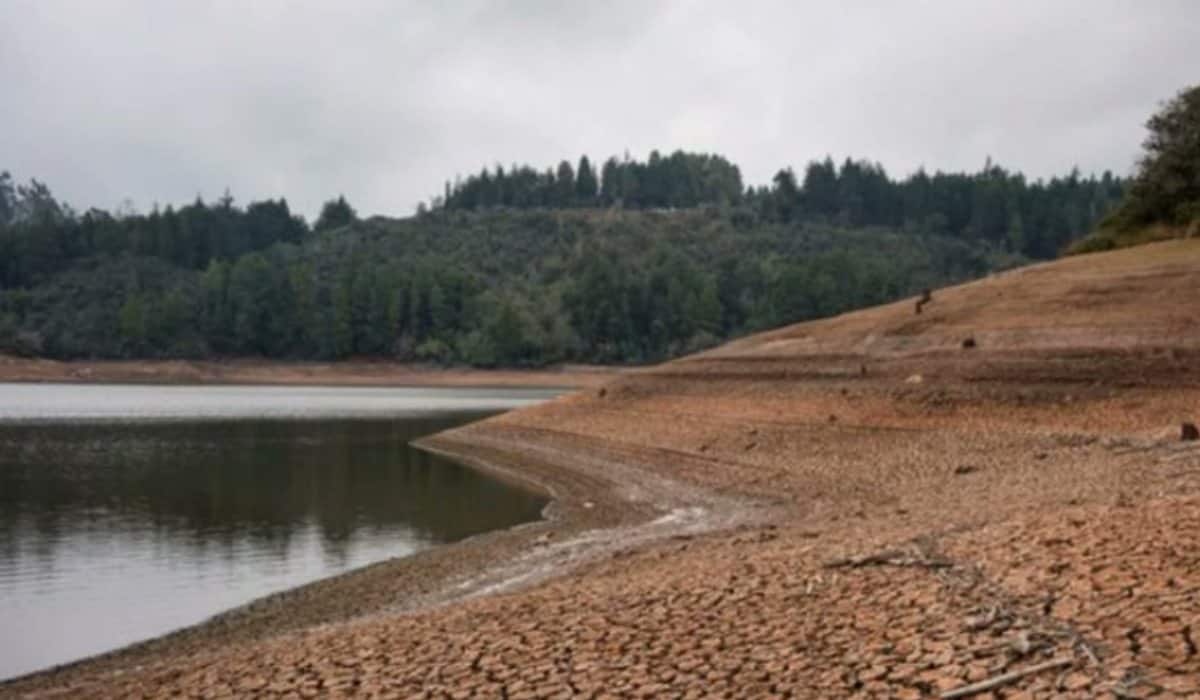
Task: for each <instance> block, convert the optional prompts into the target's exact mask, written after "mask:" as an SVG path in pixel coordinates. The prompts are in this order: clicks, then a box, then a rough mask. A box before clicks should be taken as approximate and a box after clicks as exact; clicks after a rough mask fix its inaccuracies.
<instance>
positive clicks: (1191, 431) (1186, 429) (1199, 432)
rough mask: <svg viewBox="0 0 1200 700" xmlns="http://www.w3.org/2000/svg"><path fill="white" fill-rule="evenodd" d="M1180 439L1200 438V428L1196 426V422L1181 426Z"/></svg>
mask: <svg viewBox="0 0 1200 700" xmlns="http://www.w3.org/2000/svg"><path fill="white" fill-rule="evenodd" d="M1179 439H1180V440H1186V441H1191V440H1200V429H1197V428H1196V424H1195V423H1184V424H1183V425H1181V426H1180V427H1179Z"/></svg>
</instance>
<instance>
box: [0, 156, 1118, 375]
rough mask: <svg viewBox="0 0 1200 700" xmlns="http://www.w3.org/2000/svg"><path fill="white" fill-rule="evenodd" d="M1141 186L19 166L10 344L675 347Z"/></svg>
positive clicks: (638, 358)
mask: <svg viewBox="0 0 1200 700" xmlns="http://www.w3.org/2000/svg"><path fill="white" fill-rule="evenodd" d="M1124 188H1125V182H1124V180H1123V179H1122V178H1120V177H1114V176H1113V175H1112V174H1111V173H1104V174H1103V175H1102V176H1100V177H1097V176H1089V177H1086V178H1084V177H1081V176H1080V175H1079V173H1078V172H1074V171H1073V172H1071V173H1070V174H1069V175H1067V176H1065V177H1055V178H1051V179H1049V180H1041V179H1038V180H1033V181H1030V180H1027V179H1026V178H1025V176H1024V175H1022V174H1020V173H1016V172H1011V171H1008V170H1005V169H1004V168H1001V167H999V166H997V165H995V164H993V163H992V162H991V161H990V160H989V161H987V163H986V164H985V166H984V168H983V169H982V170H980V171H979V172H977V173H944V172H935V173H933V174H929V173H926V172H925V171H924V170H919V171H917V172H916V173H913V174H911V175H909V176H907V177H905V178H902V179H897V178H893V177H891V176H889V175H888V174H887V173H886V172H885V171H884V170H883V168H882V166H880V165H879V164H877V163H870V162H868V161H854V160H851V159H846V160H845V161H844V162H842V163H841V164H840V165H835V163H834V162H833V160H832V159H830V158H826V159H825V160H824V161H813V162H811V163H809V164H808V166H807V168H806V169H805V170H804V172H803V177H802V178H801V177H799V176H797V175H796V173H794V172H793V171H792V170H791V169H790V168H785V169H783V170H781V171H779V173H778V174H777V175H776V176H775V177H774V178H773V179H772V182H771V185H770V186H757V187H755V186H745V185H743V182H742V179H741V174H740V171H739V169H738V168H737V166H736V165H734V164H732V163H730V162H729V161H727V160H725V159H724V158H722V157H720V156H717V155H711V154H695V153H684V152H682V151H676V152H674V153H671V154H669V155H666V156H662V155H660V154H659V153H658V152H657V151H652V152H651V153H650V155H649V157H648V158H647V160H646V161H645V162H639V161H635V160H630V159H629V158H628V157H626V158H625V159H623V160H620V161H618V160H617V159H616V158H610V159H609V160H607V161H606V162H605V163H604V165H603V166H602V167H601V168H600V169H599V170H596V169H595V168H593V167H592V165H591V164H590V162H589V161H588V159H587V157H586V156H585V157H582V158H581V159H580V161H579V166H578V169H575V168H572V166H571V164H570V163H568V162H565V161H564V162H562V163H560V164H559V167H558V169H557V170H554V169H550V170H547V171H538V170H536V169H534V168H532V167H529V166H512V167H511V168H509V169H508V170H506V169H505V168H503V167H500V166H497V167H496V168H495V170H491V169H489V168H484V170H483V171H482V172H481V173H480V174H478V175H472V176H469V177H468V178H466V179H465V180H463V179H461V178H459V179H456V180H455V182H454V184H451V183H447V185H446V189H445V195H444V196H442V197H438V198H435V199H434V200H433V201H432V202H431V203H430V204H429V205H424V204H423V205H422V206H421V207H420V208H419V209H418V212H417V215H416V216H412V217H407V218H389V217H381V216H375V217H362V218H360V217H359V216H358V213H357V212H356V211H355V210H354V208H353V207H352V206H351V205H350V203H349V202H347V201H346V199H345V198H344V197H338V198H336V199H333V200H330V201H328V202H327V203H326V204H325V206H324V208H323V209H322V211H321V215H320V216H319V217H318V218H317V220H316V222H315V223H314V224H313V225H312V226H311V227H310V226H309V225H308V223H307V222H306V221H305V220H304V219H303V217H301V216H298V215H296V214H294V213H293V212H292V210H291V209H290V208H289V206H288V203H287V201H286V200H285V199H279V200H265V201H256V202H250V203H249V204H247V205H245V206H241V205H239V204H236V203H235V202H234V200H233V197H232V196H230V195H228V194H226V195H225V196H224V197H222V198H220V199H219V200H217V201H216V202H204V201H203V200H201V199H197V200H196V201H194V202H192V203H190V204H187V205H185V206H181V207H178V208H176V207H173V206H166V207H165V208H159V207H158V206H155V208H154V209H153V210H152V211H150V212H149V213H145V214H138V213H135V212H132V211H128V210H127V211H121V212H117V213H110V212H107V211H103V210H99V209H91V210H88V211H87V212H85V213H83V214H80V213H77V212H76V211H75V210H74V209H72V208H71V207H70V206H69V205H68V204H66V203H63V202H59V201H58V200H56V199H55V198H54V196H53V195H52V193H51V192H50V190H49V188H48V187H47V186H46V185H45V184H43V183H40V182H38V181H36V180H33V181H31V182H30V183H29V184H28V185H22V184H16V183H15V182H14V181H13V179H12V177H11V176H10V175H9V174H8V173H6V172H0V353H9V354H15V355H22V356H31V357H48V358H53V359H58V360H69V359H90V360H94V359H190V360H195V359H228V358H271V359H279V360H319V361H328V360H347V359H352V358H364V357H368V358H374V359H388V360H393V361H400V362H409V363H411V362H422V363H435V364H438V365H460V366H461V365H472V366H476V367H534V366H545V365H552V364H559V363H564V362H569V363H580V362H582V363H604V364H645V363H651V362H660V361H662V360H666V359H669V358H672V357H679V356H682V355H685V354H688V353H691V352H695V351H697V350H701V349H704V348H708V347H713V346H714V345H717V344H718V343H720V342H721V341H724V340H728V339H730V338H735V337H739V336H742V335H746V334H747V333H751V332H754V331H758V330H762V329H765V328H772V327H776V326H779V325H783V324H787V323H794V322H796V321H801V320H805V319H811V318H820V317H823V316H828V315H832V314H836V313H840V312H843V311H847V310H850V309H855V308H862V307H865V306H870V305H873V304H878V303H882V302H885V301H890V300H893V299H897V298H901V297H904V296H907V295H909V294H913V293H915V292H918V291H919V290H921V289H924V288H929V287H938V286H944V285H946V284H951V283H954V282H960V281H963V280H967V279H971V278H975V277H979V276H981V275H984V274H988V273H990V272H995V271H998V270H1002V269H1006V268H1010V267H1014V266H1017V265H1021V264H1024V263H1027V262H1029V261H1030V260H1038V259H1046V258H1050V257H1053V256H1055V255H1057V254H1058V253H1059V251H1060V250H1061V249H1062V248H1063V247H1064V246H1065V245H1067V244H1068V243H1070V242H1071V241H1074V240H1077V239H1079V238H1080V237H1081V236H1083V235H1085V234H1087V233H1088V232H1090V231H1092V230H1093V229H1094V227H1095V225H1096V224H1097V223H1098V222H1099V221H1100V220H1101V218H1102V217H1103V216H1105V214H1106V213H1108V212H1109V211H1110V210H1111V209H1112V207H1113V206H1114V205H1116V203H1117V202H1118V201H1119V200H1120V198H1121V196H1122V193H1123V192H1124Z"/></svg>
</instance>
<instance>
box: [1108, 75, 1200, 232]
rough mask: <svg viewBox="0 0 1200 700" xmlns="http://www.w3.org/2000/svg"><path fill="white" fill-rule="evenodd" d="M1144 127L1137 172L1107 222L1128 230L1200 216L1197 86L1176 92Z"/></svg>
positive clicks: (1199, 89)
mask: <svg viewBox="0 0 1200 700" xmlns="http://www.w3.org/2000/svg"><path fill="white" fill-rule="evenodd" d="M1146 128H1147V129H1148V130H1149V132H1150V133H1149V134H1148V135H1147V137H1146V140H1145V141H1144V142H1143V144H1142V147H1143V149H1144V150H1145V153H1144V154H1143V156H1142V159H1141V161H1140V162H1139V163H1138V172H1137V175H1136V176H1135V177H1134V181H1133V185H1132V187H1131V188H1130V190H1129V194H1128V195H1127V196H1126V198H1125V200H1124V201H1123V202H1122V203H1121V205H1120V208H1119V209H1118V210H1117V212H1116V213H1115V215H1114V216H1113V217H1112V219H1111V223H1112V224H1115V226H1116V228H1118V229H1124V230H1128V229H1132V228H1136V227H1139V226H1144V225H1146V224H1151V223H1159V222H1162V223H1171V224H1185V223H1188V222H1189V221H1192V220H1196V219H1200V85H1197V86H1194V87H1189V88H1186V89H1184V90H1182V91H1180V92H1179V94H1177V95H1176V96H1175V97H1173V98H1172V99H1171V100H1169V101H1168V102H1167V103H1166V104H1165V105H1163V107H1162V109H1160V110H1159V111H1158V112H1157V113H1156V114H1154V115H1153V116H1152V117H1150V119H1149V121H1147V122H1146Z"/></svg>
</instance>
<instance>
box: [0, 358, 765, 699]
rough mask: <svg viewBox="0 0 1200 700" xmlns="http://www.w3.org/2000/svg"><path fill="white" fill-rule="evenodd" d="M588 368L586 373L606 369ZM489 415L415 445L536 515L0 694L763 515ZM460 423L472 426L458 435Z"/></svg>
mask: <svg viewBox="0 0 1200 700" xmlns="http://www.w3.org/2000/svg"><path fill="white" fill-rule="evenodd" d="M585 374H586V377H588V378H590V377H592V376H600V377H602V376H607V375H608V373H607V372H595V373H585ZM108 376H111V375H108ZM553 376H560V375H558V374H557V373H554V374H553ZM566 376H570V377H577V376H579V375H575V374H572V375H566ZM461 378H462V377H460V376H455V377H452V378H451V381H452V382H457V380H459V379H461ZM95 381H101V380H95ZM438 385H449V386H468V385H470V384H458V383H452V384H438ZM501 386H508V385H501ZM553 400H554V399H551V401H553ZM487 422H488V421H486V420H485V421H482V422H480V423H476V424H469V425H467V426H464V427H463V428H460V429H456V431H451V433H450V434H442V435H434V436H428V437H426V438H422V439H420V440H417V441H416V442H415V443H414V445H415V446H417V447H419V448H421V449H424V450H427V451H430V452H433V453H436V454H439V455H442V456H444V457H447V458H450V459H454V460H456V461H459V462H461V463H463V464H465V465H467V466H468V467H470V468H472V469H475V470H477V471H480V472H482V473H485V474H487V475H489V476H491V477H493V478H496V479H499V480H502V481H505V482H508V483H511V484H514V485H517V486H520V487H522V488H525V489H528V490H531V491H534V492H536V493H539V494H541V495H544V496H545V497H546V498H547V499H548V502H547V505H546V506H545V508H544V509H543V511H542V518H541V519H540V520H537V521H533V522H527V523H522V524H519V525H516V526H513V527H511V528H506V529H503V530H497V531H492V532H486V533H481V534H479V535H475V536H472V537H469V538H467V539H464V540H462V541H459V542H455V543H450V544H446V545H441V546H438V547H434V548H431V549H428V550H424V551H421V552H418V553H416V554H413V555H409V556H405V557H398V558H393V559H389V560H385V561H381V562H376V563H374V564H369V565H367V566H364V567H360V568H357V569H353V570H350V571H346V572H344V573H341V574H337V575H335V576H331V577H327V578H323V579H319V580H316V581H312V582H310V583H307V584H302V585H300V586H296V587H293V588H289V589H285V590H282V591H278V592H276V593H272V594H268V595H266V596H263V597H261V598H258V599H256V600H253V601H251V602H249V603H247V604H245V605H242V606H238V607H235V608H232V609H229V610H226V611H223V612H220V613H218V614H216V615H214V616H213V617H211V618H209V619H207V620H204V621H202V622H200V623H198V624H195V625H191V626H188V627H185V628H182V629H179V630H175V631H171V632H168V633H166V634H163V635H161V636H158V637H154V638H150V639H147V640H143V641H140V642H135V643H133V644H130V645H127V646H124V647H120V648H117V649H113V650H111V651H108V652H102V653H100V654H97V655H94V656H90V657H85V658H82V659H78V660H75V661H71V662H67V663H64V664H60V665H56V666H53V667H50V668H46V669H42V670H39V671H35V672H33V673H29V674H24V675H21V676H17V677H14V678H9V679H3V680H0V696H7V695H8V694H9V693H10V692H11V693H16V694H17V695H18V696H23V695H26V694H29V693H34V694H42V693H48V694H50V695H52V696H53V695H57V694H60V693H62V694H66V695H68V696H73V695H74V694H75V693H76V692H84V694H85V695H86V694H87V691H84V690H83V689H82V688H81V687H79V686H77V685H76V684H77V683H78V679H79V678H83V677H90V678H95V677H97V676H98V677H102V678H103V677H106V676H107V677H112V678H117V677H120V676H122V675H124V669H127V668H130V667H135V668H141V667H142V665H143V664H144V663H146V662H153V661H154V660H155V659H159V658H161V657H163V656H171V657H174V656H177V655H182V656H187V655H189V654H192V653H196V652H199V651H202V650H205V649H211V648H214V647H221V648H226V647H238V646H242V645H252V644H255V643H259V642H263V641H265V640H267V639H270V638H273V637H277V636H281V635H286V634H294V633H303V632H304V631H305V630H311V629H316V628H320V627H324V626H327V625H338V624H353V623H354V621H356V620H363V619H371V618H378V617H380V616H389V615H395V614H412V613H417V612H426V611H434V610H437V609H439V608H444V607H446V606H452V605H454V604H456V603H461V602H463V601H467V600H471V599H473V598H476V597H479V596H484V595H492V594H497V593H502V592H505V591H507V590H512V589H514V588H518V587H524V586H529V585H532V584H535V583H537V582H539V581H542V580H546V579H547V578H550V577H556V576H561V575H564V574H567V573H570V572H571V571H572V570H575V569H577V568H579V567H581V566H585V565H586V564H588V563H589V562H594V561H596V560H597V559H598V558H600V557H603V556H609V555H612V554H613V553H615V552H618V551H621V550H624V549H627V548H629V547H633V546H637V545H639V544H645V543H649V542H653V541H657V540H661V539H664V538H670V537H673V536H681V535H682V536H689V537H690V536H693V535H696V534H699V533H702V532H705V531H708V530H711V529H715V528H717V527H729V526H732V525H735V524H740V523H746V522H750V521H752V520H753V521H759V520H762V517H763V515H762V513H761V512H753V513H751V512H750V511H749V509H746V508H744V507H743V506H744V503H742V502H741V501H739V500H735V499H722V498H719V497H716V496H715V495H714V494H707V493H702V492H701V491H699V490H696V489H694V488H688V487H686V486H684V485H682V484H677V483H675V482H670V481H665V480H662V479H657V478H647V479H646V480H645V481H643V482H641V483H639V478H638V476H637V475H636V474H635V473H633V472H632V471H630V470H623V474H625V475H626V476H632V479H630V480H626V481H623V482H622V483H617V481H616V480H615V479H614V475H613V474H601V473H597V471H596V470H588V469H563V463H562V462H560V461H558V460H557V459H556V458H555V457H556V456H549V455H540V457H541V458H539V455H538V452H539V451H540V450H539V449H538V448H537V447H536V445H533V444H531V443H529V442H526V441H525V440H526V439H528V437H529V436H523V437H517V438H516V439H515V440H513V441H508V440H505V439H501V440H499V441H496V440H494V439H492V438H489V437H488V434H489V433H490V432H491V431H490V430H489V429H488V428H487V427H486V426H485V425H484V424H486V423H487ZM459 431H467V432H468V433H469V432H472V431H479V432H478V434H477V435H475V436H473V437H471V438H468V439H464V438H463V437H462V435H461V434H459ZM489 443H493V444H489ZM646 476H647V477H649V475H648V474H647V475H646ZM634 486H636V487H637V489H638V491H639V497H637V498H629V497H628V493H629V488H630V487H634ZM649 495H652V498H647V496H649ZM714 506H715V507H714ZM88 685H90V683H89V684H88Z"/></svg>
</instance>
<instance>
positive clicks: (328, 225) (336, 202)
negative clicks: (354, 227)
mask: <svg viewBox="0 0 1200 700" xmlns="http://www.w3.org/2000/svg"><path fill="white" fill-rule="evenodd" d="M355 221H358V214H357V213H356V212H355V211H354V207H352V206H350V203H349V202H347V201H346V198H345V197H344V196H342V195H338V198H337V199H331V200H329V201H328V202H325V206H323V207H321V215H320V216H318V217H317V223H316V224H315V225H313V230H314V231H329V230H331V229H335V228H341V227H343V226H349V225H350V224H352V223H354V222H355Z"/></svg>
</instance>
